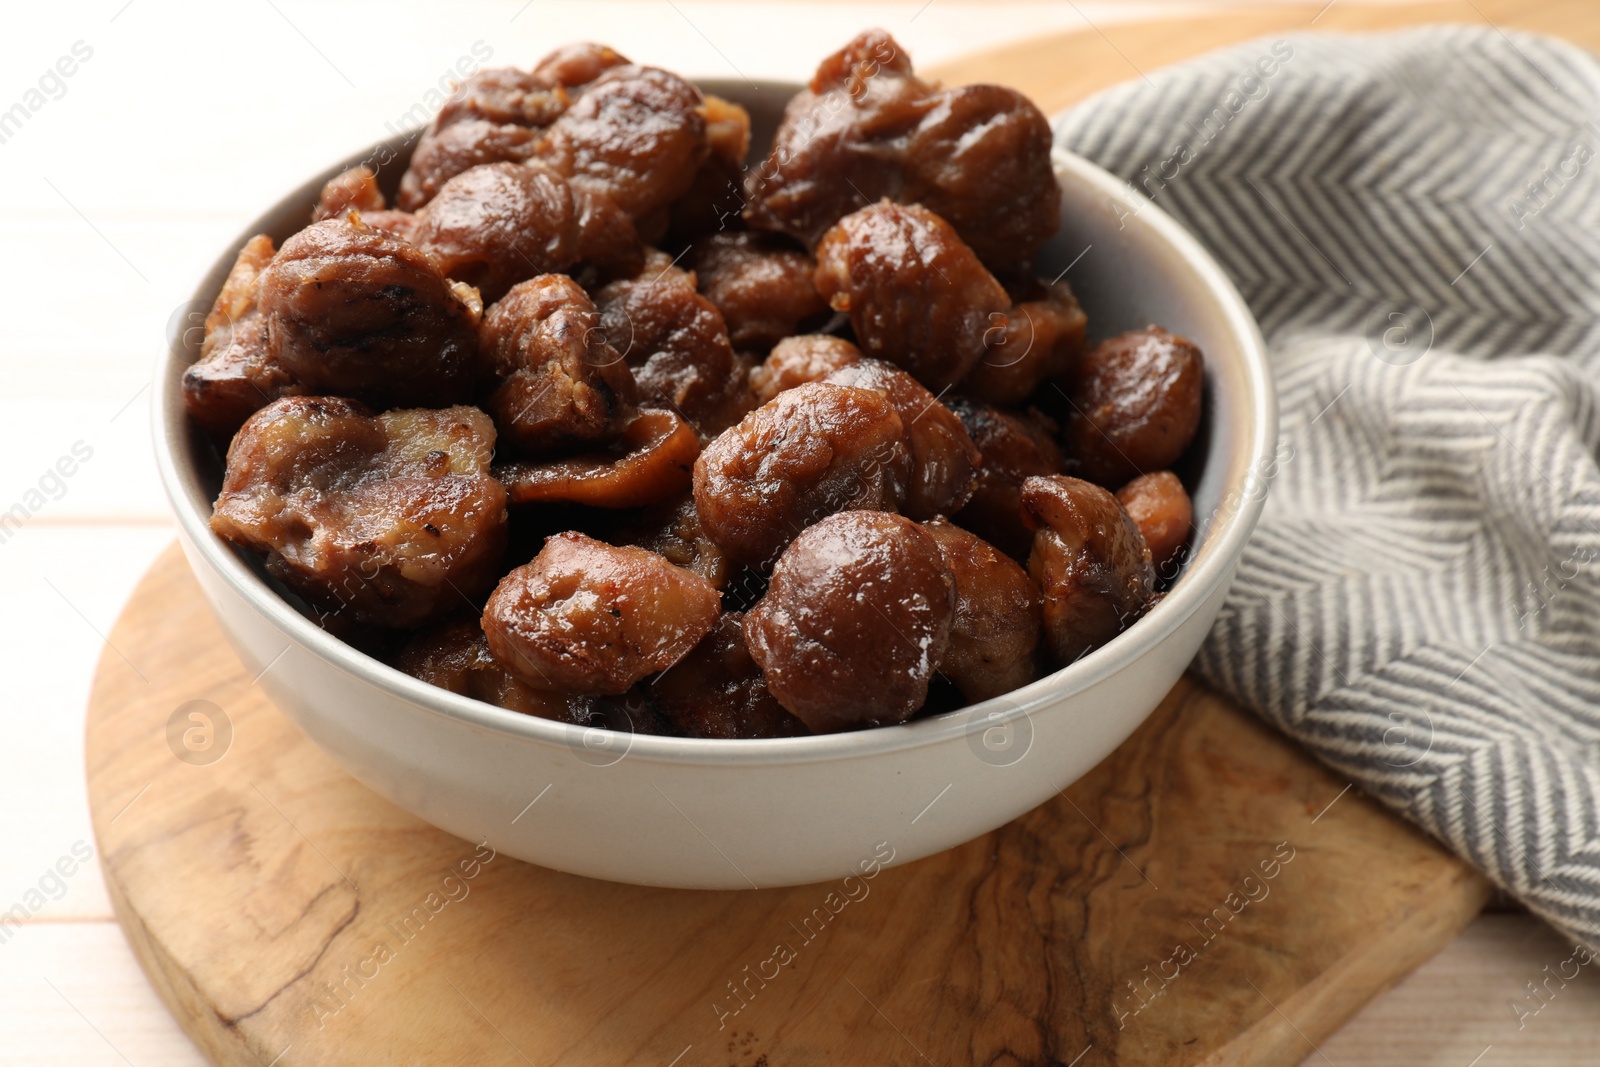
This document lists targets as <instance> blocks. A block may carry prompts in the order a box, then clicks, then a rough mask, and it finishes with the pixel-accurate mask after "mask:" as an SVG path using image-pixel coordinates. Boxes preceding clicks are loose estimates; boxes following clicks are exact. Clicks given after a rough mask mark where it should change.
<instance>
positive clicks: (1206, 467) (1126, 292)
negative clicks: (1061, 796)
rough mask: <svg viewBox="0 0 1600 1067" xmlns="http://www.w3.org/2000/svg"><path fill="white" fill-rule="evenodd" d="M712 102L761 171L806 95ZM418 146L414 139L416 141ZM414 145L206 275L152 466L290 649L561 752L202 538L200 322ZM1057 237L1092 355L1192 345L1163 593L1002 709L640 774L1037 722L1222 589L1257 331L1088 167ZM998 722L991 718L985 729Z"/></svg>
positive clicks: (736, 747)
mask: <svg viewBox="0 0 1600 1067" xmlns="http://www.w3.org/2000/svg"><path fill="white" fill-rule="evenodd" d="M700 85H701V87H702V88H703V89H705V90H706V91H707V92H711V93H715V94H717V95H719V96H722V97H725V98H727V99H730V100H734V101H736V102H738V103H740V104H742V105H743V106H744V107H746V108H747V109H748V110H749V111H750V115H751V127H752V136H751V157H752V159H753V160H759V159H761V158H764V156H765V152H766V146H767V145H769V144H770V142H771V139H772V135H773V131H774V130H775V129H776V127H777V125H778V122H779V120H780V118H781V117H782V112H783V107H784V105H785V104H786V103H787V101H788V100H789V98H790V97H791V96H792V95H793V94H794V93H795V92H796V91H798V90H799V89H800V88H801V86H799V85H797V84H790V83H782V82H757V83H747V82H744V81H731V80H729V81H720V80H703V81H701V82H700ZM417 132H420V131H417ZM417 132H413V133H411V134H409V135H401V136H397V137H393V138H390V139H388V140H386V141H382V142H378V143H377V144H375V145H373V146H372V147H371V148H369V149H368V150H367V151H365V152H362V153H359V154H356V155H354V156H351V157H350V158H348V159H346V160H344V161H342V162H340V163H339V164H338V165H336V166H332V167H329V168H328V169H327V170H325V171H323V172H322V173H321V174H318V175H316V176H315V177H313V178H312V179H310V180H309V181H307V182H306V183H305V184H303V185H301V186H300V187H299V188H297V189H295V190H294V191H293V192H291V193H290V194H289V195H287V196H286V197H284V198H283V199H282V200H280V201H279V202H278V203H277V204H276V205H275V206H274V207H273V208H272V209H271V210H269V211H267V212H266V213H264V214H263V215H261V216H260V217H259V218H258V219H256V220H255V222H253V223H252V224H251V225H250V227H249V228H248V229H247V230H246V231H245V232H244V233H243V234H241V235H240V237H239V238H238V240H236V241H235V242H234V243H233V245H232V246H230V247H229V248H228V249H227V250H226V251H225V253H224V254H223V255H222V256H221V257H220V258H219V259H218V260H217V261H216V263H215V264H214V265H213V266H212V268H211V270H210V271H209V272H208V273H207V274H206V276H205V278H204V279H203V280H202V281H201V283H200V285H199V286H198V287H197V289H196V291H195V296H194V299H193V300H191V301H190V303H189V304H188V305H187V307H186V313H185V314H184V315H182V316H175V317H174V320H173V326H172V331H171V334H170V336H169V338H168V352H167V353H166V355H165V357H164V358H163V360H162V365H161V368H160V371H159V373H158V376H157V383H158V389H157V399H156V405H155V420H156V425H155V428H154V429H155V438H156V449H157V453H158V463H159V466H160V468H161V471H162V475H163V479H164V481H165V483H166V486H167V490H168V494H169V496H170V498H171V500H172V504H173V508H174V511H175V513H176V517H177V519H178V521H179V523H180V525H181V526H182V528H183V530H184V532H185V534H186V535H187V537H188V539H189V540H190V541H191V542H192V543H193V544H194V546H195V548H196V550H197V551H198V552H199V553H200V555H201V557H202V558H203V559H204V561H205V562H206V564H208V565H210V566H212V567H214V568H215V569H216V570H218V571H219V572H220V573H221V574H222V575H223V576H224V577H225V578H226V579H227V580H228V581H229V582H230V583H231V584H233V585H234V586H235V587H236V588H237V589H238V590H239V591H240V592H241V593H242V594H243V595H244V596H245V597H246V599H248V600H249V601H250V602H251V603H252V605H253V606H255V607H256V608H257V609H258V610H259V611H260V612H261V613H262V614H263V615H264V616H266V617H267V618H269V619H271V620H272V621H273V622H274V623H275V624H276V625H277V626H278V627H279V629H280V630H282V632H283V633H284V634H285V636H286V637H287V638H288V639H289V640H290V641H292V642H294V643H296V644H298V645H301V646H303V647H305V648H306V649H308V650H310V651H312V652H313V653H314V654H316V655H319V656H321V657H323V658H325V659H329V660H332V661H334V662H336V663H339V664H340V665H341V666H343V667H344V668H345V669H347V670H349V671H351V672H353V673H356V674H358V675H360V676H362V677H364V678H366V679H367V680H368V681H370V682H371V683H372V684H373V685H375V686H378V687H380V688H383V689H386V690H390V691H392V692H394V693H396V695H398V696H400V697H402V698H404V699H406V700H408V701H410V702H412V703H416V704H420V705H423V706H425V707H429V708H431V709H433V710H436V711H437V712H439V713H440V714H444V715H448V716H452V717H455V718H459V719H466V720H468V721H470V722H472V723H474V724H476V725H479V726H482V727H486V728H489V729H495V730H503V731H508V732H511V733H515V734H519V735H522V736H525V737H530V738H534V739H539V740H547V741H551V742H560V743H566V741H567V740H569V739H568V738H566V736H565V735H566V734H568V733H569V732H571V731H575V730H578V729H579V728H577V727H572V726H569V725H567V724H562V723H556V722H553V721H550V720H544V719H538V718H533V717H530V716H525V715H519V714H516V713H514V712H509V711H504V710H502V709H500V708H496V707H493V706H491V705H487V704H483V703H481V702H478V701H475V700H470V699H468V698H466V697H461V696H458V695H456V694H453V693H449V692H447V691H445V690H442V689H438V688H436V687H433V686H430V685H428V684H426V683H424V682H421V681H419V680H417V679H414V678H411V677H409V676H407V675H405V674H402V673H401V672H399V671H397V670H394V669H393V668H391V667H389V666H387V665H386V664H384V663H382V662H381V661H379V660H376V659H373V658H370V657H368V656H365V655H363V654H362V653H360V652H358V651H357V650H356V649H354V648H353V647H351V646H348V645H346V644H344V643H343V642H341V641H339V640H338V639H336V638H334V637H332V636H331V635H330V634H328V633H326V632H324V631H323V630H321V629H320V628H319V627H317V626H316V625H315V624H314V623H312V622H311V621H310V620H309V619H307V618H305V617H304V616H302V615H301V614H300V613H299V612H297V611H296V610H294V608H293V607H291V604H293V603H295V602H296V598H294V596H293V594H292V593H289V592H288V590H286V589H285V588H284V587H282V586H281V585H279V584H278V583H277V582H276V581H275V580H274V579H271V578H269V577H268V576H267V574H266V571H265V569H264V567H263V566H262V565H261V563H260V561H259V560H258V559H257V558H256V557H255V556H254V555H252V554H249V553H245V552H243V551H241V550H236V549H234V548H232V547H231V546H229V545H227V544H226V543H224V542H222V541H221V540H220V539H219V538H217V537H215V536H214V535H213V534H211V532H210V528H209V517H210V513H211V503H212V501H213V500H214V499H215V498H216V495H217V492H218V490H219V489H220V486H221V480H222V469H223V457H222V455H221V453H220V451H219V450H218V449H217V448H216V446H215V445H213V444H212V442H211V441H210V440H208V439H207V438H206V436H205V434H204V433H202V432H201V431H200V430H199V429H197V428H196V427H194V426H193V425H192V424H191V423H190V421H189V419H188V418H187V416H186V414H185V411H184V405H183V397H182V390H181V385H180V380H181V376H182V372H183V369H184V367H186V366H187V365H189V364H190V363H192V362H194V360H196V359H197V358H198V357H199V350H200V342H201V340H202V339H203V322H204V319H205V315H206V313H207V311H208V310H209V309H210V306H211V302H212V301H213V300H214V299H215V296H216V294H217V292H218V291H219V290H220V289H221V287H222V283H223V281H224V280H225V279H226V277H227V274H228V271H229V269H230V268H231V266H232V264H233V260H234V257H235V256H236V255H237V252H238V249H239V248H241V247H242V246H243V245H244V243H245V241H247V240H248V239H249V238H250V237H252V236H254V235H256V234H259V233H265V234H268V235H269V236H271V237H272V238H273V240H274V242H276V243H281V242H282V241H283V240H284V239H286V238H287V237H289V236H291V235H292V234H294V233H296V232H298V231H299V230H301V229H303V228H304V227H305V226H306V225H307V223H308V222H309V220H310V214H311V208H312V206H313V205H314V204H315V203H316V200H317V197H318V194H319V192H320V190H321V188H322V185H323V183H324V182H326V181H327V180H328V179H329V178H331V177H333V176H334V175H335V174H338V173H340V172H341V171H343V170H345V169H347V168H348V167H351V166H355V165H357V164H359V163H367V164H368V165H369V166H373V167H374V169H375V170H376V171H377V173H378V177H379V184H380V186H381V187H382V188H383V189H384V191H385V193H386V194H387V195H389V196H390V197H391V198H392V197H393V194H394V191H395V189H396V187H397V186H398V184H399V180H400V175H401V174H402V173H403V172H404V170H405V167H406V164H407V162H408V161H409V159H410V155H411V151H412V149H413V147H414V146H415V139H416V136H417ZM1054 162H1055V167H1056V172H1057V175H1058V177H1059V178H1060V181H1061V186H1062V225H1061V229H1060V230H1059V232H1058V233H1057V234H1056V235H1055V236H1054V237H1053V238H1052V239H1051V240H1050V241H1049V242H1048V243H1047V244H1046V246H1045V247H1044V249H1043V250H1042V251H1041V253H1040V255H1039V257H1038V259H1037V262H1036V268H1037V273H1039V274H1040V275H1042V276H1044V277H1056V276H1058V275H1060V276H1062V277H1065V278H1066V280H1067V281H1069V282H1070V283H1071V285H1072V287H1073V289H1074V291H1075V292H1076V293H1077V295H1078V298H1079V300H1080V302H1081V303H1082V304H1083V307H1084V309H1085V310H1086V311H1087V312H1088V314H1089V329H1090V335H1091V339H1098V338H1101V337H1106V336H1110V335H1113V334H1115V333H1119V332H1121V331H1123V330H1127V329H1133V328H1136V327H1140V326H1144V325H1146V324H1148V323H1152V322H1153V323H1158V324H1160V325H1162V326H1164V327H1166V328H1167V329H1169V330H1172V331H1173V332H1175V333H1180V334H1183V335H1185V336H1187V337H1189V338H1191V339H1192V340H1194V341H1195V342H1196V343H1197V344H1198V345H1199V346H1200V348H1201V350H1202V351H1203V352H1204V353H1205V354H1206V401H1205V409H1204V415H1203V418H1202V423H1201V426H1200V430H1199V433H1198V434H1197V437H1196V441H1195V444H1194V445H1193V446H1191V448H1190V451H1189V455H1187V456H1186V457H1185V460H1184V462H1183V464H1182V466H1181V467H1180V468H1179V470H1178V473H1179V475H1180V477H1182V478H1183V481H1184V483H1185V484H1186V485H1187V486H1188V487H1189V489H1190V492H1191V496H1192V498H1193V501H1194V514H1195V525H1196V532H1195V536H1194V541H1193V549H1192V551H1191V553H1190V556H1189V558H1188V561H1187V562H1186V563H1185V565H1184V568H1183V571H1182V572H1181V573H1180V575H1179V578H1178V580H1177V581H1176V583H1175V584H1174V585H1173V587H1172V589H1171V591H1170V592H1169V593H1168V595H1167V596H1166V597H1165V598H1164V599H1163V600H1162V601H1161V603H1159V604H1157V605H1156V607H1155V608H1153V609H1152V610H1151V611H1150V612H1149V613H1148V614H1147V615H1146V616H1145V617H1144V618H1142V619H1140V620H1139V622H1137V623H1135V624H1134V625H1133V626H1132V627H1130V628H1129V630H1128V631H1127V632H1125V633H1123V634H1122V635H1120V636H1119V637H1117V638H1116V639H1115V640H1113V641H1111V642H1109V643H1108V644H1106V645H1105V646H1103V647H1102V648H1100V649H1097V650H1096V651H1095V652H1093V653H1091V654H1090V655H1088V656H1086V657H1084V658H1083V659H1081V660H1079V661H1078V662H1076V663H1074V664H1071V665H1070V666H1068V667H1066V668H1063V669H1062V670H1059V671H1057V672H1055V673H1054V674H1051V675H1048V676H1046V677H1044V678H1041V679H1039V680H1037V681H1035V682H1033V683H1031V684H1030V685H1028V686H1025V687H1024V688H1022V689H1019V690H1017V691H1015V692H1013V693H1011V694H1008V695H1007V696H1005V697H1002V698H998V699H997V700H993V701H987V702H984V703H982V704H978V705H973V706H971V707H969V708H966V709H962V710H960V711H956V712H950V713H946V714H944V715H936V716H930V717H928V718H924V719H919V720H916V721H914V722H911V723H907V724H905V725H902V726H895V727H880V728H878V729H874V730H864V731H858V732H854V733H846V734H834V735H827V736H821V737H802V738H784V739H773V740H763V741H746V740H739V741H730V740H707V739H698V738H668V737H637V738H635V739H634V742H633V748H632V750H631V751H632V754H633V755H634V756H635V757H639V758H653V757H654V758H662V759H669V760H678V759H703V758H729V757H732V756H733V755H734V754H735V752H736V753H737V754H738V758H740V759H751V760H777V761H787V760H790V759H813V758H815V759H824V758H837V757H839V756H841V755H866V754H869V753H871V752H875V751H881V750H884V749H891V748H901V747H910V746H914V745H917V744H921V743H925V742H932V741H935V740H938V739H940V738H942V737H944V736H945V735H947V734H950V733H957V732H960V731H962V730H963V729H964V728H965V726H966V724H967V723H968V722H969V721H971V720H972V719H973V718H975V717H978V716H990V715H993V714H995V713H996V712H998V713H999V714H1000V715H1001V716H1002V717H1005V716H1014V715H1026V714H1031V713H1032V712H1033V711H1034V710H1036V709H1038V708H1040V707H1042V706H1044V705H1046V704H1048V703H1050V702H1052V701H1054V700H1058V699H1059V698H1060V697H1061V696H1062V695H1063V694H1065V693H1067V692H1073V691H1077V690H1080V689H1082V688H1086V687H1088V686H1090V685H1092V684H1094V683H1095V682H1097V681H1098V680H1100V679H1101V678H1104V677H1105V676H1107V675H1109V674H1111V673H1113V672H1115V671H1117V670H1120V669H1121V668H1122V667H1124V666H1126V665H1127V664H1128V663H1130V662H1131V661H1132V660H1133V659H1136V658H1137V657H1138V656H1139V655H1140V654H1142V653H1143V652H1145V651H1148V650H1149V649H1151V648H1153V647H1155V646H1156V645H1157V644H1159V643H1160V641H1161V640H1162V638H1163V637H1164V636H1166V635H1167V634H1170V633H1171V632H1172V631H1173V630H1174V629H1176V628H1177V626H1178V625H1179V624H1181V623H1182V622H1183V621H1184V620H1185V619H1187V618H1188V617H1189V615H1191V614H1192V613H1193V612H1194V611H1196V610H1198V608H1199V607H1200V606H1201V604H1202V602H1203V601H1204V600H1205V597H1206V595H1207V594H1208V593H1209V592H1210V591H1211V589H1213V588H1214V587H1215V586H1216V585H1217V584H1219V583H1222V582H1225V581H1227V580H1228V579H1229V578H1230V577H1231V574H1232V570H1233V566H1234V564H1235V563H1236V562H1237V559H1238V556H1239V554H1240V552H1241V551H1242V550H1243V546H1244V542H1245V540H1246V539H1247V538H1248V536H1249V533H1250V530H1251V529H1252V528H1253V526H1254V524H1255V520H1256V517H1257V516H1258V514H1259V512H1260V507H1261V502H1262V495H1263V492H1262V491H1263V490H1264V487H1265V481H1266V477H1267V473H1268V463H1269V461H1270V453H1271V448H1272V442H1273V440H1274V439H1275V436H1276V415H1275V404H1274V398H1273V393H1272V388H1271V382H1270V377H1269V374H1268V371H1267V366H1266V358H1265V353H1264V350H1263V346H1262V343H1261V339H1260V334H1259V331H1258V330H1257V327H1256V325H1255V322H1254V320H1253V319H1252V318H1251V316H1250V314H1249V312H1248V310H1247V309H1246V308H1245V305H1244V303H1243V301H1242V300H1241V299H1240V297H1239V296H1238V294H1237V292H1236V291H1235V290H1234V288H1233V286H1232V284H1231V283H1230V282H1229V281H1228V280H1227V278H1226V277H1225V276H1224V275H1223V274H1222V272H1221V270H1220V268H1218V267H1217V266H1216V264H1215V262H1214V261H1213V260H1212V259H1211V258H1210V256H1209V255H1208V254H1207V253H1205V252H1204V251H1203V250H1202V249H1201V248H1200V246H1199V245H1198V243H1197V242H1196V241H1195V240H1194V239H1193V238H1192V237H1191V236H1190V235H1189V234H1188V233H1187V232H1186V231H1185V230H1183V229H1182V227H1180V226H1178V225H1177V223H1175V222H1174V221H1173V220H1172V219H1171V218H1169V217H1168V216H1167V215H1166V214H1165V213H1163V212H1162V211H1160V209H1159V208H1156V207H1155V206H1153V205H1152V204H1150V203H1149V202H1148V201H1144V200H1142V199H1141V198H1140V197H1139V196H1138V194H1136V193H1134V192H1132V191H1131V190H1130V189H1129V188H1128V187H1127V186H1126V185H1125V184H1124V183H1122V182H1120V181H1118V180H1117V179H1115V178H1113V177H1112V176H1110V175H1109V174H1106V173H1105V172H1104V171H1101V170H1100V169H1099V168H1097V167H1094V166H1093V165H1092V164H1089V163H1088V162H1086V161H1084V160H1082V159H1079V158H1077V157H1075V156H1071V155H1068V154H1066V153H1057V154H1056V157H1055V160H1054ZM997 721H1000V720H997Z"/></svg>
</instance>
